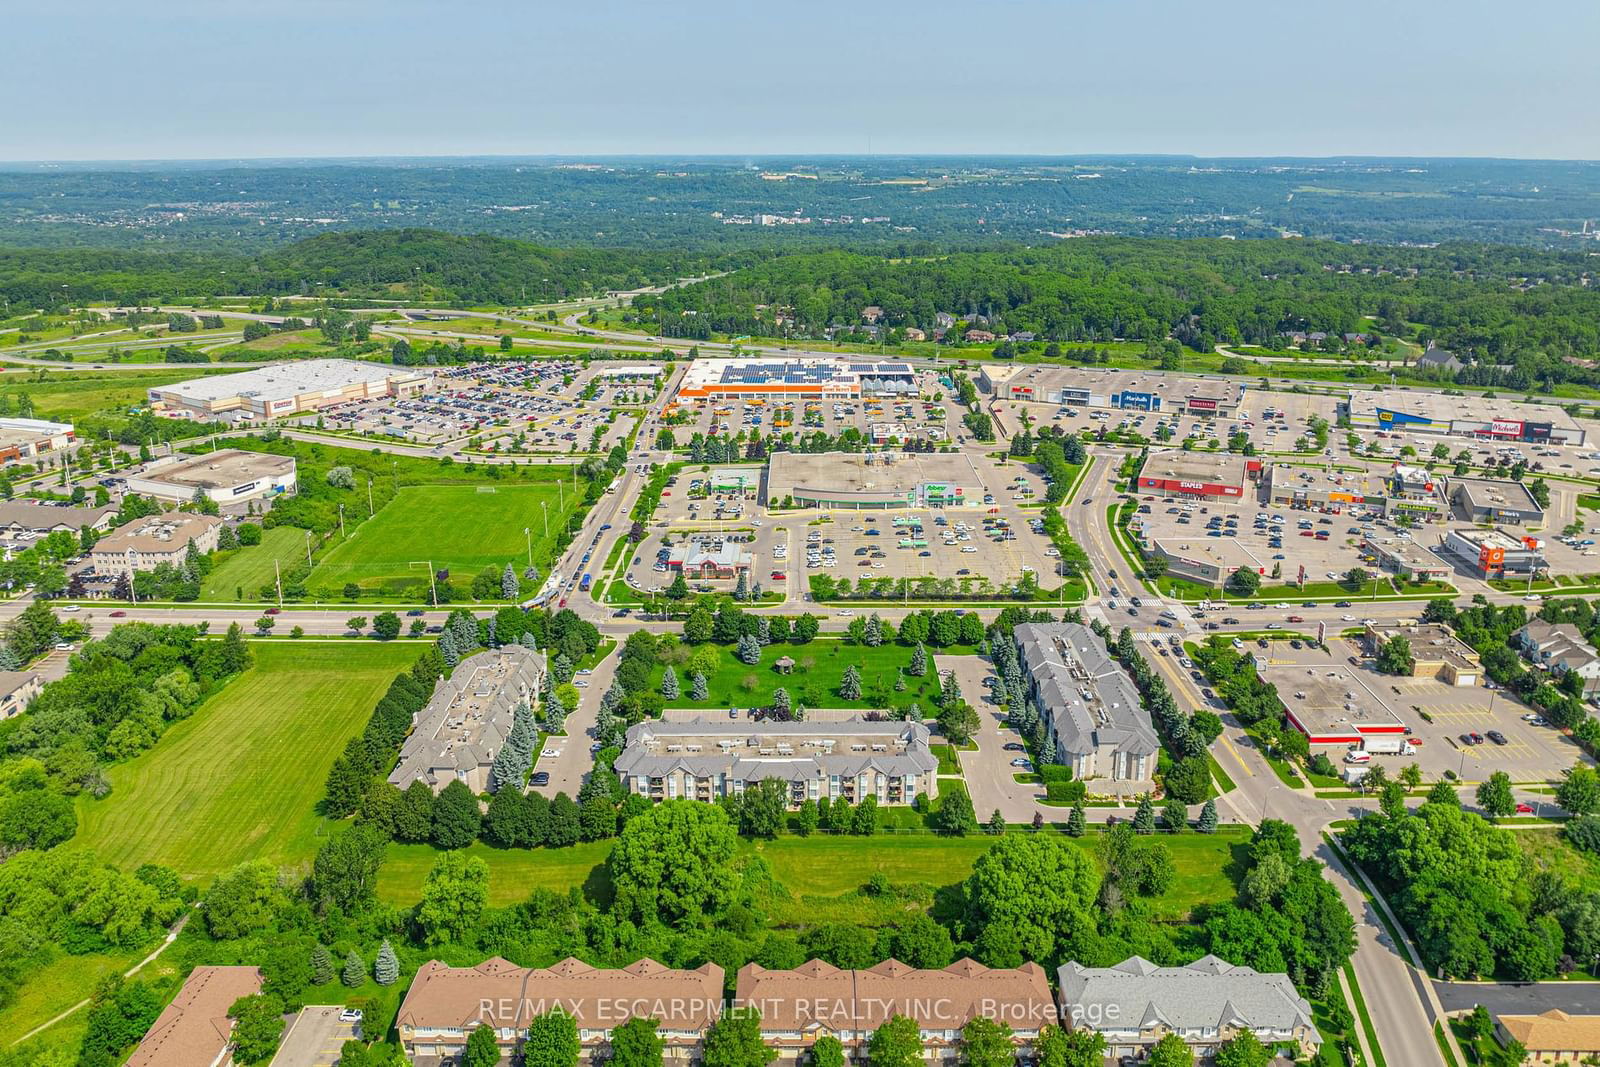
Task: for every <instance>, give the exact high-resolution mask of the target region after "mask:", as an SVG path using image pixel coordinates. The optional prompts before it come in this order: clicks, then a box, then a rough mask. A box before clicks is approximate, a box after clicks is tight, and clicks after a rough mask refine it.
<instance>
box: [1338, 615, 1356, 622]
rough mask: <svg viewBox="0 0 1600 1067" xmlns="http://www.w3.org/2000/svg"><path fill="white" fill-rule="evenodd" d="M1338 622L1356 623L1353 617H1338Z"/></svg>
mask: <svg viewBox="0 0 1600 1067" xmlns="http://www.w3.org/2000/svg"><path fill="white" fill-rule="evenodd" d="M1339 621H1340V622H1355V621H1356V617H1355V616H1354V615H1340V616H1339Z"/></svg>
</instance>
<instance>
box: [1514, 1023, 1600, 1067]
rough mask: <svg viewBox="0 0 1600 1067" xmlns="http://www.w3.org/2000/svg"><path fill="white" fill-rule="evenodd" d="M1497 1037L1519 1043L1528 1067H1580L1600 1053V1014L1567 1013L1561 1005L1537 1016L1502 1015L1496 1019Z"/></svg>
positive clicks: (1590, 1061) (1523, 1060)
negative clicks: (1567, 1065) (1563, 1065)
mask: <svg viewBox="0 0 1600 1067" xmlns="http://www.w3.org/2000/svg"><path fill="white" fill-rule="evenodd" d="M1495 1036H1496V1037H1498V1038H1499V1039H1500V1043H1501V1044H1502V1045H1508V1044H1510V1043H1511V1042H1512V1041H1517V1042H1520V1043H1521V1045H1522V1047H1523V1049H1524V1050H1525V1052H1526V1055H1525V1056H1524V1057H1523V1059H1522V1062H1523V1063H1525V1064H1527V1065H1528V1067H1535V1065H1536V1064H1537V1065H1541V1067H1542V1065H1559V1064H1571V1065H1572V1067H1577V1065H1578V1064H1581V1063H1593V1062H1594V1059H1593V1057H1596V1056H1600V1015H1568V1014H1567V1013H1566V1012H1564V1011H1562V1010H1561V1009H1560V1008H1551V1009H1550V1010H1549V1011H1546V1012H1540V1013H1539V1014H1538V1015H1502V1016H1500V1017H1499V1018H1498V1019H1496V1020H1495Z"/></svg>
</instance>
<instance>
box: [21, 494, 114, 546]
mask: <svg viewBox="0 0 1600 1067" xmlns="http://www.w3.org/2000/svg"><path fill="white" fill-rule="evenodd" d="M116 514H117V509H116V508H114V507H112V506H111V505H110V504H107V505H105V506H104V507H98V508H81V507H61V506H58V505H55V504H41V503H38V502H35V501H32V500H4V501H0V536H3V537H20V536H24V535H33V536H38V537H42V536H45V535H47V534H53V533H55V532H56V531H57V530H64V531H66V532H67V533H74V534H75V533H77V532H78V531H79V530H82V529H83V528H84V527H85V526H87V527H88V528H89V529H91V530H97V531H98V530H104V529H105V528H106V527H108V526H110V525H111V520H112V518H113V517H114V516H115V515H116Z"/></svg>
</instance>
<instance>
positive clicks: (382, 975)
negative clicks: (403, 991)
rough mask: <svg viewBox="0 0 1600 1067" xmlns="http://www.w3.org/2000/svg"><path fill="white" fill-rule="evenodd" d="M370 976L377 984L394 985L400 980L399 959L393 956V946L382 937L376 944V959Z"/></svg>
mask: <svg viewBox="0 0 1600 1067" xmlns="http://www.w3.org/2000/svg"><path fill="white" fill-rule="evenodd" d="M372 978H373V980H374V981H375V982H377V983H378V984H379V985H394V984H395V983H396V982H398V981H399V980H400V961H399V960H398V959H396V958H395V954H394V946H393V945H391V944H389V939H388V938H387V937H386V938H384V939H383V944H382V945H379V946H378V959H377V962H375V963H374V964H373V965H372Z"/></svg>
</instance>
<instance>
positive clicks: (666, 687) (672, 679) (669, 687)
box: [661, 664, 679, 700]
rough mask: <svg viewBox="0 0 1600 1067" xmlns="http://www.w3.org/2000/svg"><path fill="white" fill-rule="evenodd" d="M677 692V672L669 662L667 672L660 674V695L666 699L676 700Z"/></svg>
mask: <svg viewBox="0 0 1600 1067" xmlns="http://www.w3.org/2000/svg"><path fill="white" fill-rule="evenodd" d="M678 693H679V690H678V672H677V670H676V669H675V668H674V667H672V666H671V665H670V664H669V665H668V666H667V673H665V674H663V675H662V676H661V695H662V696H664V697H666V698H667V699H668V700H677V699H678Z"/></svg>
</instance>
